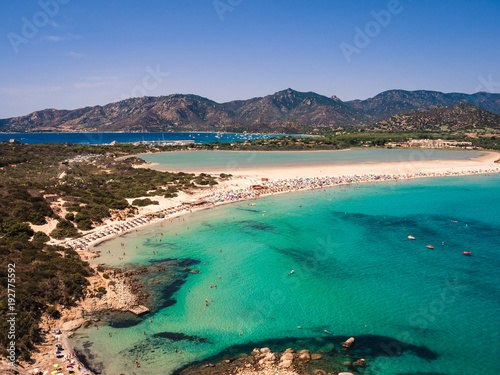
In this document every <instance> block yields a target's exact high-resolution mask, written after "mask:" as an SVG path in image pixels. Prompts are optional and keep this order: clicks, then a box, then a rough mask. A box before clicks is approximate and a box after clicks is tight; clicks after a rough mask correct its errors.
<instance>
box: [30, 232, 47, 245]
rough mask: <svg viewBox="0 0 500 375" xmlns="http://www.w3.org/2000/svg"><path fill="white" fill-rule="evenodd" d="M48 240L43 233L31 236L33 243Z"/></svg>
mask: <svg viewBox="0 0 500 375" xmlns="http://www.w3.org/2000/svg"><path fill="white" fill-rule="evenodd" d="M49 240H50V237H49V236H47V235H46V234H45V233H44V232H36V233H35V235H34V236H33V242H42V243H43V242H47V241H49Z"/></svg>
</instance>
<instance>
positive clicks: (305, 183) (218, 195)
mask: <svg viewBox="0 0 500 375" xmlns="http://www.w3.org/2000/svg"><path fill="white" fill-rule="evenodd" d="M498 172H500V169H499V168H495V169H478V170H470V171H446V172H418V173H406V174H361V175H357V174H353V175H345V176H337V177H329V176H325V177H298V178H289V179H276V180H268V181H262V182H261V183H260V184H259V185H252V186H249V187H247V188H239V189H230V190H216V191H213V192H211V193H208V194H206V195H205V196H203V197H201V198H200V199H199V202H198V203H197V204H196V205H195V206H193V205H191V204H189V203H181V204H178V205H176V206H173V207H170V208H168V209H163V210H161V211H158V212H155V213H153V214H149V215H144V216H140V217H136V218H134V219H133V220H130V221H128V222H126V223H120V224H114V225H108V226H106V227H104V228H102V229H99V230H98V231H94V232H92V233H89V234H87V235H85V236H83V237H80V238H78V239H74V240H69V241H67V242H65V243H63V245H65V246H67V247H71V248H73V249H76V250H84V249H86V248H87V247H88V246H89V245H91V244H92V243H96V242H99V241H101V240H102V239H103V238H105V237H108V236H112V235H116V234H121V233H124V232H127V231H130V230H132V229H134V228H137V227H139V226H143V225H146V224H148V223H150V222H152V221H157V220H160V219H167V218H172V217H175V216H178V215H179V214H180V213H183V212H184V213H185V212H190V211H192V210H193V209H196V210H199V209H204V208H210V207H213V206H215V205H216V204H222V203H228V202H235V201H241V200H245V199H252V198H258V197H261V196H266V195H271V194H278V193H286V192H292V191H297V190H304V189H319V188H325V187H330V186H337V185H348V184H358V183H367V182H378V181H398V180H408V179H414V178H423V177H445V176H463V175H470V174H485V173H498Z"/></svg>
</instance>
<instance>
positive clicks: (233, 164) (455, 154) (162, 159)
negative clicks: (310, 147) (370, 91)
mask: <svg viewBox="0 0 500 375" xmlns="http://www.w3.org/2000/svg"><path fill="white" fill-rule="evenodd" d="M482 154H483V153H482V152H477V151H449V150H435V149H419V150H413V149H412V150H401V149H398V150H395V149H366V150H342V151H311V152H303V151H277V152H252V151H195V152H171V153H157V154H151V155H141V156H140V157H141V158H142V159H144V160H146V161H149V162H152V163H158V164H159V165H158V166H157V167H155V169H177V170H190V171H196V170H204V169H207V168H213V169H214V170H234V169H236V168H255V167H276V166H278V167H279V166H307V165H329V164H352V163H380V162H391V161H421V160H453V159H469V158H474V157H477V156H480V155H482Z"/></svg>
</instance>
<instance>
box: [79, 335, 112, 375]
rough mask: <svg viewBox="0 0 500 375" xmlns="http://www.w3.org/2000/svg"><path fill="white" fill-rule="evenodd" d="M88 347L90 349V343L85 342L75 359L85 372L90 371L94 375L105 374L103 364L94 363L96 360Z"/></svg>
mask: <svg viewBox="0 0 500 375" xmlns="http://www.w3.org/2000/svg"><path fill="white" fill-rule="evenodd" d="M90 347H92V343H91V342H90V341H86V342H85V343H84V344H83V351H79V352H77V354H76V358H77V359H78V361H79V362H80V363H81V364H82V365H83V366H84V367H85V368H86V369H87V370H90V371H91V372H93V373H94V374H96V375H100V374H105V368H104V363H102V362H96V358H95V357H94V356H93V355H92V353H91V351H90V350H89V349H90ZM91 364H92V365H91Z"/></svg>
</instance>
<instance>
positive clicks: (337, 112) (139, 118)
mask: <svg viewBox="0 0 500 375" xmlns="http://www.w3.org/2000/svg"><path fill="white" fill-rule="evenodd" d="M370 122H372V120H371V118H370V116H367V115H365V114H364V113H363V112H362V111H359V110H357V109H355V108H352V107H350V106H348V105H346V104H345V103H343V102H342V101H341V100H339V99H337V98H328V97H326V96H322V95H318V94H315V93H312V92H309V93H302V92H298V91H294V90H291V89H288V90H285V91H280V92H277V93H275V94H273V95H269V96H266V97H264V98H254V99H250V100H243V101H233V102H228V103H224V104H219V103H216V102H214V101H212V100H209V99H206V98H203V97H200V96H196V95H180V94H176V95H169V96H160V97H142V98H134V99H127V100H123V101H120V102H116V103H111V104H108V105H105V106H95V107H85V108H81V109H76V110H72V111H67V110H55V109H46V110H43V111H37V112H33V113H31V114H29V115H27V116H21V117H15V118H11V119H5V120H0V130H1V131H4V132H9V131H11V132H14V131H58V132H64V131H149V132H154V131H235V132H241V131H249V132H250V131H251V132H260V131H262V132H263V131H265V132H278V133H282V132H293V131H307V130H312V129H313V128H315V127H344V126H349V125H366V124H369V123H370Z"/></svg>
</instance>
